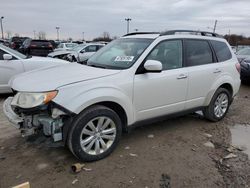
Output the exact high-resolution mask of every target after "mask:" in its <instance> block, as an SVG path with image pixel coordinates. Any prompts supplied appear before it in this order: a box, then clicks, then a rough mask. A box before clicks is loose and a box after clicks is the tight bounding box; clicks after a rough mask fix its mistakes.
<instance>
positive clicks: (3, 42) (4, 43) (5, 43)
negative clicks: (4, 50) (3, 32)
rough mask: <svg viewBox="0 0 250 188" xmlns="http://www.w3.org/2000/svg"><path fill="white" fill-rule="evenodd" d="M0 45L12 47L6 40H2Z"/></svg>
mask: <svg viewBox="0 0 250 188" xmlns="http://www.w3.org/2000/svg"><path fill="white" fill-rule="evenodd" d="M0 44H3V45H4V46H10V42H9V41H8V40H5V39H0Z"/></svg>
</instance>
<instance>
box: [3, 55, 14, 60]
mask: <svg viewBox="0 0 250 188" xmlns="http://www.w3.org/2000/svg"><path fill="white" fill-rule="evenodd" d="M3 59H4V60H11V59H12V55H10V54H3Z"/></svg>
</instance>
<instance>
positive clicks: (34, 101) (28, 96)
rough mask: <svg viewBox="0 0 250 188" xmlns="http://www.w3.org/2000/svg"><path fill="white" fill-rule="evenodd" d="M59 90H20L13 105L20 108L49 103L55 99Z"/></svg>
mask: <svg viewBox="0 0 250 188" xmlns="http://www.w3.org/2000/svg"><path fill="white" fill-rule="evenodd" d="M57 93H58V91H49V92H41V93H35V92H18V93H17V94H16V95H15V96H14V98H13V100H12V102H11V105H12V106H18V107H20V108H24V109H27V108H34V107H37V106H40V105H43V104H47V103H48V102H50V101H51V100H53V99H54V98H55V97H56V95H57Z"/></svg>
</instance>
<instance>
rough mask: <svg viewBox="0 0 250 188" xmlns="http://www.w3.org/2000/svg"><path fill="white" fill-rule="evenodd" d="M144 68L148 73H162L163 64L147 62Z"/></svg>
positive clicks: (152, 61)
mask: <svg viewBox="0 0 250 188" xmlns="http://www.w3.org/2000/svg"><path fill="white" fill-rule="evenodd" d="M144 68H145V69H146V71H147V72H161V71H162V63H161V62H160V61H156V60H147V61H146V62H145V64H144Z"/></svg>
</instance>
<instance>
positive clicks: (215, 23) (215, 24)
mask: <svg viewBox="0 0 250 188" xmlns="http://www.w3.org/2000/svg"><path fill="white" fill-rule="evenodd" d="M217 22H218V21H217V20H215V22H214V30H213V32H214V33H215V30H216V26H217Z"/></svg>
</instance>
